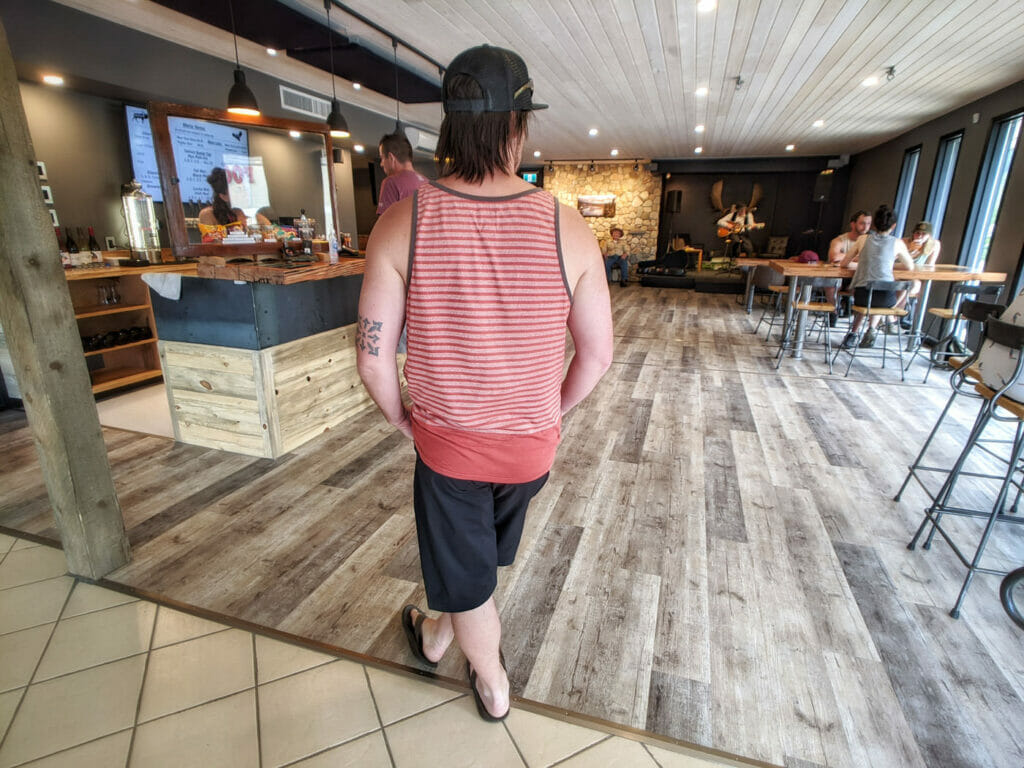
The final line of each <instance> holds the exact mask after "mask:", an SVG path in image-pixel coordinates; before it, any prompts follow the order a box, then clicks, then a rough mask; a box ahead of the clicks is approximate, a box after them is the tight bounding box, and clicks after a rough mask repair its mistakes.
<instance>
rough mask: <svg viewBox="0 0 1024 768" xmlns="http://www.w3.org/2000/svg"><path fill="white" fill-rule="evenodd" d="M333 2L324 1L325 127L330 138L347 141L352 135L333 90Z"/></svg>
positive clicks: (336, 94) (330, 0) (329, 0)
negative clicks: (326, 54)
mask: <svg viewBox="0 0 1024 768" xmlns="http://www.w3.org/2000/svg"><path fill="white" fill-rule="evenodd" d="M332 2H333V0H324V8H325V9H327V43H328V47H329V48H330V50H331V114H329V115H328V116H327V127H328V128H329V129H330V131H331V136H333V137H334V138H336V139H347V138H348V137H349V136H351V135H352V134H351V133H349V130H348V122H347V121H346V120H345V116H344V115H343V114H341V102H339V101H338V93H337V91H336V90H335V89H334V31H333V30H332V29H331V5H332Z"/></svg>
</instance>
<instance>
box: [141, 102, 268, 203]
mask: <svg viewBox="0 0 1024 768" xmlns="http://www.w3.org/2000/svg"><path fill="white" fill-rule="evenodd" d="M125 115H126V119H127V121H128V143H129V146H130V148H131V155H132V170H133V172H134V173H135V179H136V181H138V182H139V183H140V184H141V185H142V188H143V189H144V190H145V191H146V192H147V193H148V194H149V195H152V197H153V201H154V202H160V201H162V200H163V194H162V192H161V190H160V172H159V169H158V166H157V163H156V153H155V152H154V151H153V132H152V130H151V129H150V126H149V113H148V112H147V111H146V109H144V108H142V107H133V106H131V105H128V104H126V105H125ZM167 127H168V130H169V132H170V134H171V149H172V150H173V151H174V163H175V166H176V167H177V174H178V183H179V187H178V189H179V192H180V194H181V201H182V202H183V203H208V202H210V199H211V198H212V197H213V191H212V190H211V189H210V185H209V184H208V183H207V181H206V177H207V176H209V175H210V171H211V170H213V169H214V168H217V167H220V168H224V169H225V170H228V178H229V179H230V178H231V176H232V174H231V170H230V168H228V164H229V160H231V159H235V160H237V158H238V156H240V155H241V156H243V157H245V156H248V154H249V132H248V131H247V130H246V129H245V128H242V127H240V126H237V125H223V124H221V123H214V122H210V121H208V120H192V119H189V118H185V117H172V116H169V117H168V118H167ZM236 165H237V163H236Z"/></svg>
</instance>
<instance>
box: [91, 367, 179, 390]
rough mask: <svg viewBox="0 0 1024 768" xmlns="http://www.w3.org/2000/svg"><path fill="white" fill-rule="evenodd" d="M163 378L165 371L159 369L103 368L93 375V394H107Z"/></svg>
mask: <svg viewBox="0 0 1024 768" xmlns="http://www.w3.org/2000/svg"><path fill="white" fill-rule="evenodd" d="M161 376H163V371H161V370H160V369H159V368H128V367H124V368H101V369H100V370H98V371H93V373H92V391H93V394H95V393H97V392H106V391H108V390H111V389H118V388H119V387H127V386H130V385H132V384H138V383H139V382H143V381H149V380H151V379H159V378H160V377H161Z"/></svg>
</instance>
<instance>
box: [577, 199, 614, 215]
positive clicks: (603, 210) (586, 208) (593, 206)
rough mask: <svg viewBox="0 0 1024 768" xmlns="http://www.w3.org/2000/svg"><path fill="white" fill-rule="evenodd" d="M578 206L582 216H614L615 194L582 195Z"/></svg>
mask: <svg viewBox="0 0 1024 768" xmlns="http://www.w3.org/2000/svg"><path fill="white" fill-rule="evenodd" d="M576 207H577V208H579V211H580V215H581V216H614V215H615V195H580V196H579V197H577V198H576Z"/></svg>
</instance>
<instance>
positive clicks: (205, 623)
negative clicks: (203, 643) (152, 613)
mask: <svg viewBox="0 0 1024 768" xmlns="http://www.w3.org/2000/svg"><path fill="white" fill-rule="evenodd" d="M225 629H228V627H227V625H225V624H218V623H217V622H216V621H209V620H207V619H201V618H199V617H198V616H193V615H192V614H191V613H184V612H182V611H176V610H174V609H173V608H165V607H164V606H160V610H159V611H158V612H157V616H156V632H155V633H154V634H153V647H154V648H162V647H163V646H165V645H170V644H171V643H180V642H181V641H182V640H192V639H193V638H196V637H202V636H203V635H209V634H212V633H214V632H222V631H224V630H225Z"/></svg>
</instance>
